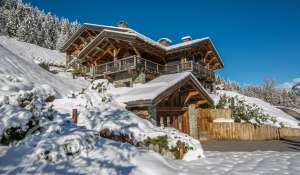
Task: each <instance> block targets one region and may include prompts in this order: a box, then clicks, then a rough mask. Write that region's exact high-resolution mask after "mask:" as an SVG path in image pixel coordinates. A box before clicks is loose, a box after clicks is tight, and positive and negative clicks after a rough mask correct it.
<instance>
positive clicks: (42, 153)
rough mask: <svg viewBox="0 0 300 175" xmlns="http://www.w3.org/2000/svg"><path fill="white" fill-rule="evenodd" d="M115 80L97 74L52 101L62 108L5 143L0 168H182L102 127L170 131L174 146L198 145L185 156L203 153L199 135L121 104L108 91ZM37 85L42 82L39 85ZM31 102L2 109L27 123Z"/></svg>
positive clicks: (139, 135)
mask: <svg viewBox="0 0 300 175" xmlns="http://www.w3.org/2000/svg"><path fill="white" fill-rule="evenodd" d="M110 86H111V85H110V84H109V83H108V81H107V80H97V81H94V82H93V83H92V84H91V85H90V86H89V87H88V88H87V89H86V90H85V91H84V92H81V93H74V94H76V96H75V97H74V98H64V99H56V100H55V101H54V102H53V105H54V106H53V109H54V110H56V111H57V112H55V113H53V119H50V118H43V119H42V118H41V120H40V122H39V124H40V127H39V128H41V129H39V128H33V129H32V130H30V131H29V132H28V133H27V137H26V138H25V139H24V140H23V141H21V142H19V143H18V144H16V145H11V146H10V147H9V148H7V147H5V146H1V147H0V155H1V156H0V162H1V163H0V173H1V174H11V173H13V174H93V173H95V172H97V173H99V174H104V175H105V174H112V175H114V174H129V173H132V174H139V173H140V172H145V171H146V170H147V169H148V170H149V171H148V172H145V174H153V172H155V171H156V172H157V173H159V172H165V173H170V172H174V173H176V172H177V170H176V169H174V170H173V171H170V169H169V167H170V165H169V162H170V161H171V160H169V159H167V158H163V157H162V156H161V155H159V154H158V153H155V152H153V151H147V150H144V149H140V148H137V147H135V146H132V145H129V144H127V143H120V142H115V141H112V140H107V139H104V138H102V137H100V136H99V131H100V130H101V129H103V128H109V129H111V130H113V131H114V132H116V133H117V132H120V133H125V134H128V135H132V136H133V137H134V139H135V140H136V141H142V140H143V139H145V138H146V137H156V136H159V135H167V136H168V141H169V144H170V146H171V145H173V146H174V145H175V144H176V141H177V140H181V141H183V142H185V143H188V145H189V146H190V147H192V148H193V150H191V151H189V152H188V153H187V154H186V155H185V156H184V160H186V161H193V160H195V159H199V158H201V157H202V158H203V157H204V156H203V150H202V148H201V144H200V142H199V141H197V140H194V139H192V138H191V137H190V136H188V135H186V134H183V133H180V132H178V131H177V130H175V129H172V128H159V127H156V126H153V125H152V124H151V123H150V122H148V121H147V120H144V119H141V118H139V117H137V116H135V115H134V114H132V113H130V112H129V111H127V110H126V109H125V108H123V107H121V106H120V105H119V104H118V103H117V102H116V101H115V100H114V98H113V97H111V96H110V95H109V94H106V93H105V91H106V90H105V89H108V88H110ZM35 88H40V87H38V86H35V87H34V89H35ZM35 92H37V91H35ZM42 97H43V96H42ZM26 108H27V107H26ZM26 108H22V109H21V108H20V107H16V106H13V105H2V106H1V110H0V113H1V114H5V116H10V117H5V118H9V119H18V118H21V120H22V121H23V123H26V122H27V121H26V120H25V119H26V116H24V115H23V114H26V113H28V116H27V117H28V118H30V114H31V112H29V111H30V110H27V109H26ZM72 108H77V109H78V112H79V119H78V126H76V125H74V124H72V123H71V122H70V115H69V113H70V111H69V110H70V109H72ZM16 110H20V111H21V112H22V113H23V114H22V115H17V114H18V113H16V112H15V111H16ZM10 114H11V115H10ZM16 115H17V116H16ZM12 121H15V120H12ZM18 124H20V123H18ZM10 126H13V125H12V124H11V125H10ZM5 127H6V128H7V126H5ZM37 129H39V130H38V132H37ZM34 131H35V132H34ZM16 157H18V158H17V159H16ZM149 161H151V162H149ZM151 166H152V171H151V168H150V167H151ZM157 166H159V168H157ZM154 168H155V170H154Z"/></svg>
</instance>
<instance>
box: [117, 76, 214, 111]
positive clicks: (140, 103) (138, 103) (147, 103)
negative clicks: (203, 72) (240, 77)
mask: <svg viewBox="0 0 300 175" xmlns="http://www.w3.org/2000/svg"><path fill="white" fill-rule="evenodd" d="M189 81H191V82H192V83H193V85H194V87H195V90H197V91H198V92H199V94H200V95H201V96H202V97H203V98H204V99H205V100H207V103H208V105H209V106H214V101H213V99H212V98H211V97H210V95H209V94H208V92H207V91H206V90H205V88H204V87H203V86H202V85H201V83H200V82H199V81H198V80H197V78H196V77H195V76H194V75H193V74H191V73H189V75H187V76H186V77H185V78H184V79H182V80H180V81H178V82H177V83H175V84H174V85H172V86H170V87H169V88H167V89H165V90H164V91H163V92H161V93H159V94H158V95H157V96H156V97H155V98H153V99H142V100H135V101H128V102H123V103H125V104H126V106H127V107H129V108H132V107H151V106H156V105H157V104H159V103H160V102H161V101H162V100H163V99H165V98H167V97H168V96H170V95H171V94H173V93H175V92H176V90H178V89H179V88H181V87H183V86H184V85H185V84H186V83H187V82H189ZM146 84H147V83H146Z"/></svg>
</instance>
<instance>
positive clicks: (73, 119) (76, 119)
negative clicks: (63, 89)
mask: <svg viewBox="0 0 300 175" xmlns="http://www.w3.org/2000/svg"><path fill="white" fill-rule="evenodd" d="M72 121H73V123H75V124H77V121H78V113H77V109H72Z"/></svg>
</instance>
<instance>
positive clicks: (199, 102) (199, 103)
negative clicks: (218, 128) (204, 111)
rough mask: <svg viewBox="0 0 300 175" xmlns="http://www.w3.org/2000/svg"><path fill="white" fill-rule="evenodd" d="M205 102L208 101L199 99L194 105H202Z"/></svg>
mask: <svg viewBox="0 0 300 175" xmlns="http://www.w3.org/2000/svg"><path fill="white" fill-rule="evenodd" d="M205 103H208V102H207V100H199V101H198V102H197V103H196V105H197V106H199V105H203V104H205Z"/></svg>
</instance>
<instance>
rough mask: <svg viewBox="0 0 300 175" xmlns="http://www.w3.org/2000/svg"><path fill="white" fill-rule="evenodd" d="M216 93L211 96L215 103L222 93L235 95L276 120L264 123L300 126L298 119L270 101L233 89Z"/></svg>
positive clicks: (230, 95) (292, 126)
mask: <svg viewBox="0 0 300 175" xmlns="http://www.w3.org/2000/svg"><path fill="white" fill-rule="evenodd" d="M217 94H218V95H219V96H213V98H214V100H215V104H217V103H218V99H219V97H220V96H221V95H224V94H225V95H226V96H229V97H237V98H238V99H240V100H245V103H246V104H250V105H257V106H258V107H259V108H261V109H262V110H263V113H265V114H268V115H270V116H271V117H274V118H275V119H276V120H277V122H276V123H273V122H270V121H269V122H268V123H266V124H269V125H273V126H276V127H280V124H279V123H283V124H284V126H286V127H291V128H300V126H299V125H298V123H299V121H298V120H296V119H295V118H293V117H292V116H290V115H288V114H286V113H285V112H283V111H281V110H280V109H277V108H276V107H275V106H273V105H271V104H270V103H267V102H264V101H263V100H260V99H258V98H254V97H247V96H245V95H242V94H239V93H238V92H234V91H223V90H219V91H217Z"/></svg>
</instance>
